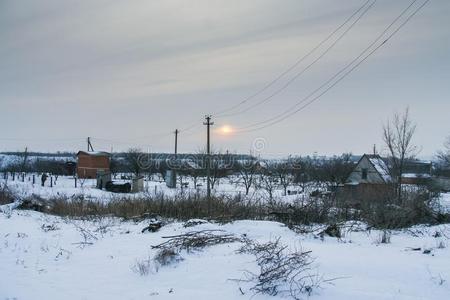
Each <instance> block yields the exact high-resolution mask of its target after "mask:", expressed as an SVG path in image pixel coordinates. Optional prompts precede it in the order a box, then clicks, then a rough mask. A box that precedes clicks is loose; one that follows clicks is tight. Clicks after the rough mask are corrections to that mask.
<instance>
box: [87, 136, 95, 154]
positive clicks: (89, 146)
mask: <svg viewBox="0 0 450 300" xmlns="http://www.w3.org/2000/svg"><path fill="white" fill-rule="evenodd" d="M87 151H88V152H89V151H94V147H92V144H91V138H90V137H89V136H88V138H87Z"/></svg>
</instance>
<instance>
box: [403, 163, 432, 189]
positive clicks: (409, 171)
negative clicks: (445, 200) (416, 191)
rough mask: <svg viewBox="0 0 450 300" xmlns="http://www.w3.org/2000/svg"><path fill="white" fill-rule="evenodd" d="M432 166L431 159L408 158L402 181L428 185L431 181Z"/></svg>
mask: <svg viewBox="0 0 450 300" xmlns="http://www.w3.org/2000/svg"><path fill="white" fill-rule="evenodd" d="M432 168H433V165H432V163H431V162H430V161H420V160H408V161H406V162H405V166H404V167H403V174H402V183H404V184H415V185H428V184H429V183H430V181H431V171H432Z"/></svg>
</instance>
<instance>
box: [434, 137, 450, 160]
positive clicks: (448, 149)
mask: <svg viewBox="0 0 450 300" xmlns="http://www.w3.org/2000/svg"><path fill="white" fill-rule="evenodd" d="M437 156H438V159H439V160H440V162H441V163H442V164H443V165H445V166H450V136H448V137H447V140H446V141H445V143H444V150H442V151H439V152H438V155H437Z"/></svg>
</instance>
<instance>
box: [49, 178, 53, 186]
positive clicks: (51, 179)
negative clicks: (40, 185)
mask: <svg viewBox="0 0 450 300" xmlns="http://www.w3.org/2000/svg"><path fill="white" fill-rule="evenodd" d="M50 187H53V176H50Z"/></svg>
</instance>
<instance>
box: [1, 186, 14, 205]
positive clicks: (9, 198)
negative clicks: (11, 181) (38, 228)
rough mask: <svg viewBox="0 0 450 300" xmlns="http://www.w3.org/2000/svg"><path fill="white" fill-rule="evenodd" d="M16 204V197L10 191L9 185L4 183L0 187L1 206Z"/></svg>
mask: <svg viewBox="0 0 450 300" xmlns="http://www.w3.org/2000/svg"><path fill="white" fill-rule="evenodd" d="M13 202H14V195H13V194H12V193H11V191H10V190H9V189H8V185H7V184H6V183H4V184H3V185H0V205H4V204H9V203H13Z"/></svg>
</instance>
